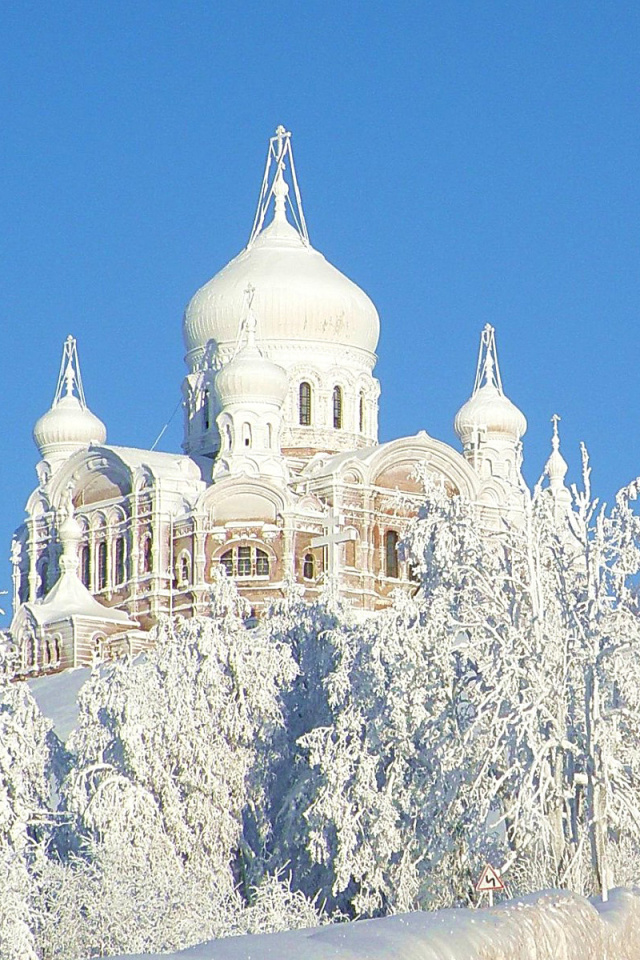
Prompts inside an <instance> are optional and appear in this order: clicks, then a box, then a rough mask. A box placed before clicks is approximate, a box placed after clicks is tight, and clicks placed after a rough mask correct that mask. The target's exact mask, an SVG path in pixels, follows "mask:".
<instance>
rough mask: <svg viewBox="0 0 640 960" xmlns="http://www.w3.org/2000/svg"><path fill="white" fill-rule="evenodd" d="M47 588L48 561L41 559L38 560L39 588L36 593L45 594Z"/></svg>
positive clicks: (42, 595)
mask: <svg viewBox="0 0 640 960" xmlns="http://www.w3.org/2000/svg"><path fill="white" fill-rule="evenodd" d="M48 589H49V561H48V560H41V561H40V589H39V592H38V595H39V596H41V597H44V596H46V594H47V591H48Z"/></svg>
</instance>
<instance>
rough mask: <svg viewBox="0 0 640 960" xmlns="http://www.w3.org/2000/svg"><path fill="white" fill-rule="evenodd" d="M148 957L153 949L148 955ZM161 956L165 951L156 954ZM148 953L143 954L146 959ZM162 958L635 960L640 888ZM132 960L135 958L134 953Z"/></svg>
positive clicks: (339, 928)
mask: <svg viewBox="0 0 640 960" xmlns="http://www.w3.org/2000/svg"><path fill="white" fill-rule="evenodd" d="M146 956H149V955H146ZM158 956H160V955H158ZM141 957H142V955H139V960H141ZM162 957H163V960H171V958H172V957H173V958H176V960H177V958H181V960H297V958H300V960H302V958H304V960H340V958H344V960H365V958H366V960H637V958H638V957H640V890H635V889H634V890H622V889H619V890H614V891H613V892H612V894H611V899H610V901H609V902H608V903H605V904H601V903H597V904H595V905H594V904H592V903H591V902H590V901H588V900H585V899H584V898H583V897H579V896H576V895H574V894H571V893H565V892H563V891H546V892H543V893H536V894H531V895H530V896H528V897H523V898H522V899H521V900H510V901H508V902H506V903H503V904H500V905H498V906H497V907H494V908H493V909H491V910H489V909H481V910H440V911H438V912H436V913H407V914H400V915H398V916H395V917H386V918H384V919H381V920H360V921H357V922H355V923H343V924H332V925H329V926H325V927H314V928H312V929H309V930H294V931H291V932H289V933H274V934H262V935H260V936H244V937H231V938H225V939H223V940H214V941H211V942H210V943H203V944H200V945H199V946H196V947H191V948H190V949H189V950H183V951H180V952H179V953H172V954H163V955H162ZM129 960H132V958H129Z"/></svg>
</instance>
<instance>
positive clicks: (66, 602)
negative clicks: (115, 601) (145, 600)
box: [24, 570, 135, 626]
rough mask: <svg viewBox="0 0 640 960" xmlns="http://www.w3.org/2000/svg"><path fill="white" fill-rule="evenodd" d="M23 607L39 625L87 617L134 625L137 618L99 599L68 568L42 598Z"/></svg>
mask: <svg viewBox="0 0 640 960" xmlns="http://www.w3.org/2000/svg"><path fill="white" fill-rule="evenodd" d="M24 606H25V609H26V610H28V611H29V612H30V613H31V615H32V616H33V618H34V620H35V621H36V622H37V623H38V624H39V625H40V626H43V625H44V624H47V623H53V622H54V621H56V620H68V619H69V618H71V617H86V618H87V619H93V620H103V621H106V622H107V623H119V624H123V625H125V626H134V625H135V621H134V620H131V618H130V617H129V616H128V614H126V613H124V611H123V610H116V609H115V608H114V607H106V606H104V604H102V603H100V602H99V601H98V600H96V599H95V598H94V597H93V596H92V595H91V594H90V593H89V591H88V590H87V588H86V587H85V585H84V584H83V583H82V581H81V580H80V579H79V578H78V576H77V575H76V574H75V573H73V572H71V571H68V570H67V571H65V572H64V573H62V574H61V576H60V578H59V579H58V581H57V582H56V583H55V584H54V585H53V587H52V588H51V590H50V591H49V593H48V594H47V595H46V597H45V598H44V599H43V600H37V601H35V602H31V603H25V604H24Z"/></svg>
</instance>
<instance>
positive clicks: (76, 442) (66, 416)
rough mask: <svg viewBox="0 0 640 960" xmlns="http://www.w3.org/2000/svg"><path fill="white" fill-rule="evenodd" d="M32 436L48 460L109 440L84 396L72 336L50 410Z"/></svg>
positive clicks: (66, 344)
mask: <svg viewBox="0 0 640 960" xmlns="http://www.w3.org/2000/svg"><path fill="white" fill-rule="evenodd" d="M33 439H34V440H35V443H36V446H37V447H38V450H39V451H40V455H41V456H42V457H43V458H45V459H50V458H51V457H54V458H56V459H58V458H60V457H65V456H68V455H69V454H71V453H73V451H74V450H77V449H78V448H80V447H84V446H88V445H89V444H90V443H104V442H105V440H106V439H107V428H106V427H105V425H104V423H103V422H102V420H100V419H99V418H98V417H96V415H95V414H93V413H92V412H91V410H89V408H88V406H87V403H86V400H85V398H84V391H83V389H82V379H81V377H80V365H79V362H78V352H77V348H76V341H75V340H74V338H73V337H67V340H66V341H65V345H64V350H63V354H62V365H61V368H60V376H59V378H58V386H57V388H56V393H55V397H54V399H53V403H52V405H51V409H50V410H47V412H46V413H45V414H43V415H42V416H41V417H40V418H39V420H38V421H37V422H36V425H35V427H34V428H33Z"/></svg>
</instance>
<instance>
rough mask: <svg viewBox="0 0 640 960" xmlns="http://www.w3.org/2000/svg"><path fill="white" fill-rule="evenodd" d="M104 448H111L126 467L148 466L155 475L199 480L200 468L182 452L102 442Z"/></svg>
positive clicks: (200, 477)
mask: <svg viewBox="0 0 640 960" xmlns="http://www.w3.org/2000/svg"><path fill="white" fill-rule="evenodd" d="M103 446H104V449H105V450H112V451H113V452H114V453H115V454H116V455H117V456H118V457H120V459H121V460H122V461H123V463H126V465H127V466H128V467H131V468H132V469H134V470H135V469H136V468H138V467H148V468H149V470H151V472H152V473H153V474H154V476H156V477H165V478H167V479H169V478H171V477H173V478H175V479H181V480H184V479H185V478H186V479H188V480H201V479H202V476H201V473H200V468H199V467H198V465H197V464H196V462H195V460H192V459H191V457H188V456H186V454H182V453H163V452H162V451H160V450H140V449H138V448H137V447H115V446H112V445H111V444H104V445H103Z"/></svg>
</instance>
